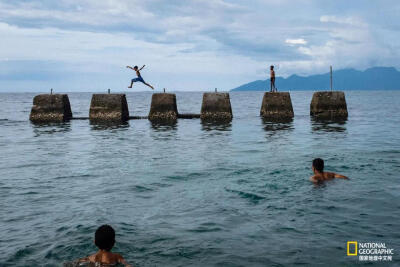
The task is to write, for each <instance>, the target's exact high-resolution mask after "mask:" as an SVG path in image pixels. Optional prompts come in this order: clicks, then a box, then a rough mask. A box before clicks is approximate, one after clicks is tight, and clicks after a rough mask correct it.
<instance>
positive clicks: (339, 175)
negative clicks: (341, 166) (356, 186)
mask: <svg viewBox="0 0 400 267" xmlns="http://www.w3.org/2000/svg"><path fill="white" fill-rule="evenodd" d="M333 175H334V176H335V178H339V179H346V180H349V177H347V176H344V175H341V174H339V173H334V174H333Z"/></svg>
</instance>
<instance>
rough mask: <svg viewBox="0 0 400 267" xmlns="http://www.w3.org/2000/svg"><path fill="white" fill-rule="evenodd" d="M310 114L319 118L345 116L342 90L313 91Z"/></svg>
mask: <svg viewBox="0 0 400 267" xmlns="http://www.w3.org/2000/svg"><path fill="white" fill-rule="evenodd" d="M310 115H311V116H313V117H316V118H321V119H334V118H347V116H348V113H347V104H346V98H345V96H344V92H340V91H326V92H315V93H314V95H313V98H312V100H311V104H310Z"/></svg>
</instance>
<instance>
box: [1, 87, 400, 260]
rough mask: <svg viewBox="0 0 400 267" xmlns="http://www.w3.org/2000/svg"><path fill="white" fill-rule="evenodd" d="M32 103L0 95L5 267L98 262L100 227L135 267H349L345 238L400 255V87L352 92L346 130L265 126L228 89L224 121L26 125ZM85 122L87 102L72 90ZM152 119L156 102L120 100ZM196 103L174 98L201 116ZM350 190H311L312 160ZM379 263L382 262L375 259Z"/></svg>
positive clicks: (253, 99)
mask: <svg viewBox="0 0 400 267" xmlns="http://www.w3.org/2000/svg"><path fill="white" fill-rule="evenodd" d="M34 95H35V94H31V93H29V94H28V93H27V94H0V177H1V178H0V266H62V263H63V262H66V261H70V260H73V259H76V258H80V257H84V256H86V255H88V254H91V253H94V252H95V251H96V248H95V246H94V244H93V236H94V231H95V230H96V228H97V227H98V226H100V225H101V224H104V223H108V224H111V225H112V226H113V227H114V229H115V230H116V233H117V243H116V246H115V248H114V250H113V251H115V252H119V253H121V254H122V255H123V256H124V257H125V259H126V260H127V261H128V262H130V263H132V264H134V265H135V266H288V265H303V266H315V265H326V266H354V265H357V264H362V262H359V260H358V257H350V256H347V255H346V242H347V241H353V240H356V241H359V242H384V243H386V246H387V247H390V248H394V249H395V252H394V253H395V254H394V256H393V261H392V262H389V263H386V264H385V266H394V265H399V259H400V254H399V253H400V231H399V230H400V229H399V221H400V181H399V180H400V175H399V172H400V91H385V92H378V91H347V92H346V99H347V105H348V109H349V118H348V120H347V121H344V122H315V121H313V120H311V119H310V116H309V105H310V101H311V97H312V92H311V91H304V92H291V97H292V102H293V107H294V112H295V118H294V120H293V121H292V122H290V123H268V122H264V121H263V120H261V119H260V117H259V110H260V105H261V100H262V93H261V92H237V93H231V94H230V95H231V103H232V109H233V113H234V119H233V121H232V122H231V123H228V124H222V125H215V124H202V123H201V121H200V120H198V119H193V120H183V119H180V120H178V122H177V123H176V124H175V125H154V124H151V123H150V122H149V121H148V120H131V121H129V122H128V123H127V124H124V125H120V126H104V125H103V126H102V125H91V124H90V123H89V121H87V120H73V121H71V122H67V123H64V124H56V125H34V124H31V123H30V122H29V120H28V117H29V112H30V108H31V106H32V99H33V96H34ZM69 97H70V102H71V107H72V111H73V114H74V116H87V115H88V110H89V105H90V98H91V94H90V93H69ZM127 99H128V105H129V108H130V113H131V115H147V113H148V111H149V107H150V99H151V93H143V92H137V93H136V92H130V93H128V94H127ZM201 100H202V93H200V92H193V93H192V92H191V93H181V92H178V93H177V101H178V110H179V111H180V112H182V113H199V111H200V107H201ZM315 157H322V158H323V159H325V164H326V169H327V170H331V171H336V172H340V173H343V174H345V175H347V176H349V177H350V180H348V181H346V180H334V181H331V182H328V183H326V184H325V185H323V186H314V185H313V184H312V183H310V182H309V180H308V179H309V177H310V175H311V174H312V173H311V167H310V165H311V161H312V159H313V158H315ZM381 264H382V263H381Z"/></svg>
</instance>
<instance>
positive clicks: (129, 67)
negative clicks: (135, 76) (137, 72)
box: [126, 66, 134, 70]
mask: <svg viewBox="0 0 400 267" xmlns="http://www.w3.org/2000/svg"><path fill="white" fill-rule="evenodd" d="M126 67H127V68H128V69H131V70H134V69H133V68H132V67H131V66H126Z"/></svg>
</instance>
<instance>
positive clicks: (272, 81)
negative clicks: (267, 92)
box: [270, 65, 278, 92]
mask: <svg viewBox="0 0 400 267" xmlns="http://www.w3.org/2000/svg"><path fill="white" fill-rule="evenodd" d="M270 70H271V78H270V80H271V92H277V91H278V90H277V89H276V87H275V71H274V66H273V65H271V67H270Z"/></svg>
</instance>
